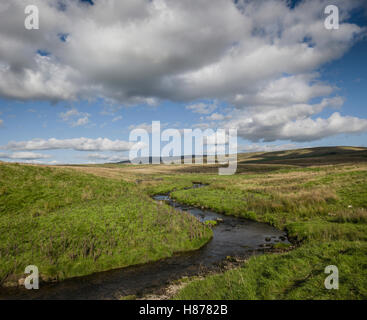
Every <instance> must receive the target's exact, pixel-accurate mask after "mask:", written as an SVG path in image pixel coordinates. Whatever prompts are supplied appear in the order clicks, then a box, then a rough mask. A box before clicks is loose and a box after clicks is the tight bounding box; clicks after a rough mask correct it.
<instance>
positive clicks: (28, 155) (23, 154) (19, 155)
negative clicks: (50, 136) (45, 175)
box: [0, 152, 50, 160]
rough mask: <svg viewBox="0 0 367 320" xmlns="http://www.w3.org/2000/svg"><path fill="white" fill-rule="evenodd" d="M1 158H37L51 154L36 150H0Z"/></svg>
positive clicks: (44, 157)
mask: <svg viewBox="0 0 367 320" xmlns="http://www.w3.org/2000/svg"><path fill="white" fill-rule="evenodd" d="M0 158H1V159H12V160H37V159H47V158H50V155H47V154H42V153H35V152H14V153H2V152H0Z"/></svg>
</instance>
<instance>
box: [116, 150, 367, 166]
mask: <svg viewBox="0 0 367 320" xmlns="http://www.w3.org/2000/svg"><path fill="white" fill-rule="evenodd" d="M186 157H190V156H186ZM153 159H154V160H156V159H157V158H153V157H149V159H148V158H141V159H138V160H137V163H139V162H141V163H149V164H151V163H153ZM164 159H165V160H167V163H177V164H180V163H183V160H184V156H178V157H167V158H164ZM192 159H193V163H195V156H192ZM237 161H238V163H239V164H251V163H259V164H260V163H263V164H289V165H300V166H309V165H314V164H334V163H345V162H361V161H362V162H364V161H367V148H364V147H316V148H304V149H294V150H284V151H273V152H251V153H239V154H238V155H237ZM159 162H160V163H163V158H162V157H161V158H160V160H159ZM203 162H204V163H205V162H206V156H203ZM129 163H131V162H130V161H129V160H126V161H121V162H118V164H129Z"/></svg>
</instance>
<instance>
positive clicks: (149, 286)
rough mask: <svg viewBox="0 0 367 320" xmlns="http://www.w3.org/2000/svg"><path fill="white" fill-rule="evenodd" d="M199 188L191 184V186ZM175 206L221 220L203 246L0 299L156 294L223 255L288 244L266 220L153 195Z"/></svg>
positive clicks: (214, 265)
mask: <svg viewBox="0 0 367 320" xmlns="http://www.w3.org/2000/svg"><path fill="white" fill-rule="evenodd" d="M198 187H203V185H199V184H195V185H193V188H198ZM153 198H154V199H155V200H157V201H165V202H167V203H168V204H169V205H171V206H172V207H174V208H175V209H178V210H183V211H187V212H189V213H190V214H192V215H194V216H195V217H197V218H198V219H199V220H200V221H206V220H221V222H220V223H219V224H218V225H217V226H215V227H214V228H213V238H212V240H211V241H210V242H209V243H207V244H206V245H205V246H204V247H203V248H201V249H199V250H196V251H193V252H188V253H181V254H177V255H174V256H173V257H171V258H167V259H163V260H160V261H157V262H152V263H147V264H143V265H138V266H131V267H126V268H122V269H115V270H110V271H106V272H99V273H95V274H92V275H89V276H84V277H79V278H72V279H67V280H65V281H62V282H59V283H50V284H40V289H39V290H26V289H24V288H7V289H0V298H1V299H116V298H119V297H121V296H125V295H136V296H142V295H145V294H151V293H155V292H161V291H162V290H163V288H164V287H165V286H167V285H168V284H169V283H170V282H171V281H173V280H176V279H180V278H182V277H184V276H193V275H199V274H202V273H206V272H208V271H216V270H218V271H219V270H220V267H219V266H220V263H221V262H222V261H224V260H225V259H226V257H228V256H232V257H233V256H238V257H241V258H246V257H248V256H250V255H253V254H261V253H263V252H264V251H265V250H266V248H267V247H269V246H270V245H271V244H273V243H277V242H285V243H289V242H288V240H287V238H286V234H285V233H284V232H283V231H280V230H277V229H275V228H273V227H271V226H269V225H267V224H264V223H259V222H254V221H249V220H245V219H241V218H236V217H231V216H225V215H222V214H219V213H215V212H213V211H210V210H201V209H198V208H194V207H191V206H186V205H182V204H179V203H177V202H175V201H174V200H172V199H171V197H170V195H169V194H165V195H157V196H154V197H153Z"/></svg>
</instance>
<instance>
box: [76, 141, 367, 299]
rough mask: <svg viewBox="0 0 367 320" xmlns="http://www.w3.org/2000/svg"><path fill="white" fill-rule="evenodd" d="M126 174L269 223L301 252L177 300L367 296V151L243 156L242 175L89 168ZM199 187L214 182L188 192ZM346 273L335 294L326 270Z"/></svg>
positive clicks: (200, 285)
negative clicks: (327, 282) (331, 268)
mask: <svg viewBox="0 0 367 320" xmlns="http://www.w3.org/2000/svg"><path fill="white" fill-rule="evenodd" d="M83 170H86V171H93V173H94V174H97V175H101V176H105V175H106V176H115V177H116V178H117V177H119V175H121V174H124V179H127V180H129V181H132V182H135V183H136V184H137V186H138V187H139V188H140V189H141V190H142V192H145V193H147V194H155V193H161V192H168V191H171V190H174V192H173V193H172V196H173V197H174V198H176V199H177V200H178V201H179V202H182V203H186V204H191V205H194V206H200V207H203V208H210V209H213V210H215V211H218V212H222V213H224V214H228V215H236V216H239V217H244V218H249V219H253V220H256V221H261V222H266V223H269V224H271V225H273V226H275V227H277V228H279V229H282V230H286V231H287V232H288V235H289V237H290V238H291V239H292V241H293V242H294V243H296V244H297V248H296V249H294V250H292V251H290V252H287V253H282V254H265V255H262V256H257V257H253V258H251V259H249V260H248V262H247V263H246V264H244V265H243V267H241V268H238V269H234V270H231V271H228V272H226V273H224V274H219V275H215V276H208V277H206V278H205V279H204V280H196V281H194V282H192V283H190V284H188V285H187V286H186V287H185V288H184V289H182V290H181V291H180V292H179V293H178V294H177V295H176V297H175V298H176V299H367V292H366V290H367V274H366V270H367V212H366V208H367V149H366V148H355V147H327V148H312V149H300V150H290V151H279V152H269V153H261V152H258V153H250V154H242V155H239V159H238V168H237V173H236V175H233V176H219V175H218V166H216V165H206V166H199V165H192V166H190V165H189V166H187V165H186V166H185V165H182V166H180V165H174V166H167V165H160V166H149V165H142V166H135V167H134V166H122V165H108V166H106V167H105V168H103V166H102V167H99V168H98V170H96V168H83ZM194 182H201V183H204V184H208V186H207V187H204V188H200V189H190V190H185V188H186V187H187V186H190V185H191V184H192V183H194ZM328 265H336V266H337V267H338V268H339V278H340V279H339V280H340V284H339V290H327V289H326V288H325V286H324V280H325V278H326V276H327V274H325V273H324V270H325V267H326V266H328Z"/></svg>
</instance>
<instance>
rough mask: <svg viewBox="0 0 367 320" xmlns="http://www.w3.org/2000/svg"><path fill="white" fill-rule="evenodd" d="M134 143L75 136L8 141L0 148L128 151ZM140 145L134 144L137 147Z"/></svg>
mask: <svg viewBox="0 0 367 320" xmlns="http://www.w3.org/2000/svg"><path fill="white" fill-rule="evenodd" d="M133 145H135V144H134V143H131V142H127V141H123V140H110V139H107V138H97V139H89V138H75V139H64V140H59V139H55V138H51V139H48V140H44V139H33V140H29V141H19V142H15V141H10V142H9V143H8V144H7V145H5V146H0V149H5V150H15V151H17V150H23V151H24V150H56V149H71V150H76V151H128V150H130V148H131V147H132V146H133ZM139 146H140V145H138V144H137V145H136V147H137V148H138V147H139Z"/></svg>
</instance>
